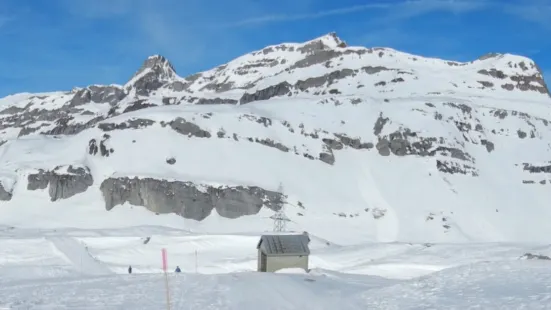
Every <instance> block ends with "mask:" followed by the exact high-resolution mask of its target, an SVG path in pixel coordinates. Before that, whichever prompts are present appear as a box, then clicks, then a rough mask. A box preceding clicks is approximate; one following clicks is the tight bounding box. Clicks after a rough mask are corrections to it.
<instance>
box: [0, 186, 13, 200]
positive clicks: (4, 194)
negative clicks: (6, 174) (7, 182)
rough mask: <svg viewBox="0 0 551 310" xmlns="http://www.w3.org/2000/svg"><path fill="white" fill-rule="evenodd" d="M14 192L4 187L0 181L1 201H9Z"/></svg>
mask: <svg viewBox="0 0 551 310" xmlns="http://www.w3.org/2000/svg"><path fill="white" fill-rule="evenodd" d="M12 196H13V195H12V192H11V191H8V190H7V189H5V188H4V185H2V183H0V201H9V200H11V198H12Z"/></svg>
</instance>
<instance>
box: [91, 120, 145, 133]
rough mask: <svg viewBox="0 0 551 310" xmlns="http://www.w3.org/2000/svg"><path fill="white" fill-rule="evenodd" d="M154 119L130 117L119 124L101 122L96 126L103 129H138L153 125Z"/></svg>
mask: <svg viewBox="0 0 551 310" xmlns="http://www.w3.org/2000/svg"><path fill="white" fill-rule="evenodd" d="M154 123H155V121H153V120H150V119H145V118H137V119H130V120H127V121H125V122H123V123H120V124H115V123H101V124H99V125H98V128H99V129H101V130H103V131H112V130H123V129H140V128H145V127H149V126H151V125H153V124H154Z"/></svg>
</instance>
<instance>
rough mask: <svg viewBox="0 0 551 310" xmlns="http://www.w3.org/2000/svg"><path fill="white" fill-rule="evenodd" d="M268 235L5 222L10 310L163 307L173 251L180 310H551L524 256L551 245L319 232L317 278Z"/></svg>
mask: <svg viewBox="0 0 551 310" xmlns="http://www.w3.org/2000/svg"><path fill="white" fill-rule="evenodd" d="M258 235H259V234H252V233H251V234H241V235H237V234H236V235H219V234H211V235H197V234H192V233H189V232H187V231H183V230H177V229H168V228H162V227H146V226H144V227H135V228H127V229H113V230H109V229H104V230H98V231H94V230H81V229H80V230H77V229H75V230H71V229H65V230H57V231H54V230H36V229H20V228H12V229H4V230H2V231H1V232H0V307H8V309H10V307H11V308H13V309H163V308H164V307H166V304H165V298H166V297H165V296H166V295H165V284H164V277H163V275H162V273H161V268H160V265H161V249H162V248H166V249H168V254H169V257H168V263H169V272H170V278H169V283H170V290H171V291H170V299H171V303H172V309H239V310H247V309H257V308H258V307H262V308H264V309H301V310H302V309H470V308H478V309H551V261H546V260H522V259H519V258H520V257H521V256H522V255H523V254H525V253H532V254H541V255H550V254H551V246H549V245H537V244H500V243H469V244H409V243H366V244H358V245H353V246H341V245H337V244H333V243H330V242H327V241H325V240H322V239H319V238H316V237H315V236H312V242H311V249H312V255H311V258H310V267H311V268H312V269H311V271H310V272H309V273H297V272H296V271H292V270H290V271H282V272H278V273H276V274H264V273H257V272H255V268H256V248H255V246H256V243H257V241H258ZM128 265H132V267H133V271H134V272H133V274H132V275H129V274H127V268H128ZM177 265H178V266H180V267H181V268H182V270H183V271H184V272H183V273H182V274H174V273H173V272H172V270H174V268H175V267H176V266H177Z"/></svg>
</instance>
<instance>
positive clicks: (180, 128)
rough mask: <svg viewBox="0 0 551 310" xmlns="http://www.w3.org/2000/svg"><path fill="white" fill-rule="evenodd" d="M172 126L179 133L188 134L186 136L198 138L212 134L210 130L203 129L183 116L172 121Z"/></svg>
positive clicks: (208, 136)
mask: <svg viewBox="0 0 551 310" xmlns="http://www.w3.org/2000/svg"><path fill="white" fill-rule="evenodd" d="M169 124H170V128H172V129H173V130H174V131H176V132H177V133H179V134H182V135H186V136H194V137H197V138H210V137H211V134H210V132H208V131H206V130H203V129H201V127H199V126H197V125H196V124H194V123H191V122H188V121H186V120H185V119H183V118H181V117H177V118H176V119H174V120H173V121H171V122H170V123H169Z"/></svg>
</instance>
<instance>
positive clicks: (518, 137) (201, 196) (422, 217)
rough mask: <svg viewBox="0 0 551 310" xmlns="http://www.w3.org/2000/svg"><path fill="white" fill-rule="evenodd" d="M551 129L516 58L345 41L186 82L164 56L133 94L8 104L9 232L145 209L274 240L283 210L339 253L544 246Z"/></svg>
mask: <svg viewBox="0 0 551 310" xmlns="http://www.w3.org/2000/svg"><path fill="white" fill-rule="evenodd" d="M550 122H551V98H550V93H549V89H548V88H547V86H546V84H545V82H544V80H543V77H542V73H541V71H540V69H539V68H538V67H537V65H536V64H535V63H534V62H533V61H532V60H531V59H528V58H525V57H521V56H516V55H510V54H488V55H485V56H483V57H480V58H479V59H476V60H474V61H471V62H467V63H461V62H454V61H446V60H441V59H433V58H424V57H420V56H415V55H411V54H407V53H403V52H399V51H396V50H393V49H389V48H364V47H350V46H347V44H346V43H345V42H344V41H342V40H341V39H340V38H338V37H337V35H336V34H334V33H330V34H327V35H325V36H322V37H319V38H316V39H314V40H311V41H308V42H304V43H285V44H279V45H273V46H268V47H266V48H264V49H262V50H258V51H254V52H252V53H249V54H247V55H243V56H241V57H239V58H236V59H234V60H232V61H230V62H228V63H226V64H224V65H221V66H218V67H216V68H213V69H211V70H208V71H204V72H199V73H196V74H193V75H191V76H187V77H180V76H178V75H177V73H176V72H175V70H174V68H173V66H172V65H171V64H170V62H169V61H168V60H167V59H166V58H164V57H162V56H159V55H156V56H151V57H149V58H148V59H147V60H145V62H144V64H143V65H142V67H141V68H140V69H139V70H138V71H137V72H136V73H135V74H134V75H133V76H132V78H131V79H130V80H129V81H128V82H127V83H126V84H125V85H91V86H88V87H85V88H75V89H73V90H72V91H67V92H62V91H61V92H51V93H40V94H28V93H25V94H16V95H12V96H8V97H6V98H3V99H0V163H1V164H0V217H1V218H2V223H3V224H10V225H18V226H25V225H29V221H32V218H29V216H31V217H42V218H48V219H50V220H51V221H50V222H51V225H52V226H56V225H67V226H78V225H91V226H94V225H95V224H94V223H102V222H104V221H105V218H107V217H108V215H107V214H109V213H112V212H114V211H116V209H120V208H128V207H129V205H133V206H143V207H145V208H146V209H148V210H150V211H151V213H150V215H149V217H148V218H147V219H145V221H148V220H150V221H151V222H154V221H158V220H157V219H156V218H155V213H157V214H166V213H169V214H175V215H172V216H171V217H170V222H171V225H179V224H178V223H179V222H178V221H179V219H180V220H183V219H187V220H186V225H188V226H189V225H192V226H193V227H194V228H197V229H201V227H203V229H204V230H213V229H214V230H217V229H218V230H225V231H227V230H232V231H233V232H235V231H248V230H249V229H251V230H252V229H253V227H256V228H258V227H265V228H268V227H266V223H267V221H269V219H268V220H267V219H266V218H267V217H269V216H270V215H271V214H273V212H274V211H275V210H278V209H279V206H280V204H281V203H280V202H281V201H282V200H283V199H284V200H286V201H287V202H288V204H286V213H287V215H288V216H289V217H290V219H291V220H292V222H291V223H290V224H289V225H290V226H292V228H293V229H297V230H308V231H310V232H312V233H313V234H316V235H318V236H322V237H325V238H327V239H331V238H332V237H334V238H335V235H334V234H332V232H333V231H334V230H340V231H342V233H341V234H339V236H342V237H340V240H337V242H340V243H353V242H354V241H357V240H364V241H365V240H373V241H396V240H400V241H423V242H424V241H447V242H450V241H537V240H548V239H549V235H550V234H551V225H549V224H548V223H549V221H550V220H551V191H550V188H549V186H551V183H550V182H551V163H550V158H551V125H550V124H549V123H550ZM280 184H282V185H283V187H282V188H283V195H284V196H285V197H283V195H282V193H281V192H280V191H278V186H279V185H280ZM79 209H82V210H84V209H85V210H94V211H93V214H94V216H92V215H90V214H92V213H78V212H77V211H75V210H79ZM98 210H102V213H100V212H98ZM105 210H107V211H109V212H107V211H105ZM134 212H136V213H135V214H138V213H139V214H140V218H142V217H141V216H142V215H143V214H142V213H140V212H141V211H139V210H134ZM22 214H25V215H26V216H22ZM180 216H181V217H180ZM77 217H86V218H84V219H83V218H77ZM182 217H183V219H182ZM165 219H168V218H165ZM124 220H126V221H128V222H129V223H132V221H134V220H135V219H133V218H125V219H124ZM190 220H191V221H190ZM41 223H45V222H44V221H43V222H41ZM75 223H78V224H75ZM207 223H210V224H212V225H210V224H209V225H208V229H207V228H206V227H207V226H205V225H207ZM221 223H224V225H225V226H224V228H223V229H222V228H220V227H221V226H220V224H221ZM44 225H45V224H44ZM262 225H264V226H262ZM328 227H331V228H332V229H331V230H329V229H328ZM334 238H333V239H334Z"/></svg>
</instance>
